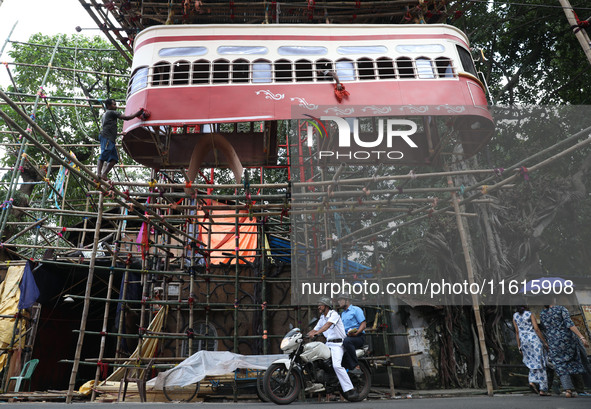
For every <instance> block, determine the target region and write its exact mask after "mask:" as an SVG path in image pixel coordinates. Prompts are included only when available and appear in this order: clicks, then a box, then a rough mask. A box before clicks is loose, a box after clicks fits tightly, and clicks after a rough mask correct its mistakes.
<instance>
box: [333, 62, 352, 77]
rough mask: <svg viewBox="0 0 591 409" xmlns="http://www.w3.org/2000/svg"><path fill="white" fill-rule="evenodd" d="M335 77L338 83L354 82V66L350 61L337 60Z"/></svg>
mask: <svg viewBox="0 0 591 409" xmlns="http://www.w3.org/2000/svg"><path fill="white" fill-rule="evenodd" d="M336 68H337V75H338V77H339V80H340V81H355V65H354V64H353V61H351V60H346V59H344V60H339V61H337V62H336Z"/></svg>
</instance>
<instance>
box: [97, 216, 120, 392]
mask: <svg viewBox="0 0 591 409" xmlns="http://www.w3.org/2000/svg"><path fill="white" fill-rule="evenodd" d="M122 211H123V209H122ZM118 227H119V228H118V229H117V235H116V238H115V242H119V240H120V239H121V227H122V223H119V226H118ZM116 254H117V252H115V253H114V255H113V257H112V258H111V267H113V268H114V267H115V265H116V263H117V259H116V257H115V255H116ZM114 275H115V270H114V269H111V270H110V271H109V283H108V284H107V297H106V298H107V300H110V299H111V294H112V293H113V279H114ZM110 306H111V303H110V302H106V303H105V312H104V314H103V327H102V332H103V333H104V334H105V335H102V336H101V343H100V346H99V357H98V358H99V362H101V360H102V359H103V358H104V356H105V345H106V343H107V336H106V333H107V330H108V323H109V308H110ZM100 375H101V368H100V366H97V368H96V373H95V375H94V384H95V385H98V384H99V380H100ZM95 398H96V390H95V389H94V388H93V389H92V394H91V396H90V401H91V402H92V401H94V399H95Z"/></svg>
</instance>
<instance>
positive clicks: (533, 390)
mask: <svg viewBox="0 0 591 409" xmlns="http://www.w3.org/2000/svg"><path fill="white" fill-rule="evenodd" d="M529 389H531V391H532V392H533V393H535V394H536V395H537V394H538V393H540V391H539V390H538V387H537V386H536V384H534V383H530V384H529Z"/></svg>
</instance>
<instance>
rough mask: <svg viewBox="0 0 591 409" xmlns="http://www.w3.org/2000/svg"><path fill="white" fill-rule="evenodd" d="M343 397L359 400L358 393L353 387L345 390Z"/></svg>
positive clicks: (352, 400)
mask: <svg viewBox="0 0 591 409" xmlns="http://www.w3.org/2000/svg"><path fill="white" fill-rule="evenodd" d="M345 399H347V400H348V401H349V402H357V401H358V400H359V393H357V391H356V390H355V389H351V390H350V391H347V392H345Z"/></svg>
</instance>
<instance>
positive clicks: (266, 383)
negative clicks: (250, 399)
mask: <svg viewBox="0 0 591 409" xmlns="http://www.w3.org/2000/svg"><path fill="white" fill-rule="evenodd" d="M263 387H264V391H265V394H266V395H267V397H268V398H269V399H270V400H271V402H273V403H276V404H278V405H288V404H290V403H291V402H293V401H295V400H296V399H297V398H298V395H299V394H300V390H301V389H302V385H301V384H300V381H299V379H298V376H297V375H296V373H295V371H294V370H288V369H287V368H286V367H285V365H284V364H271V366H269V367H268V368H267V370H266V371H265V376H264V378H263Z"/></svg>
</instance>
